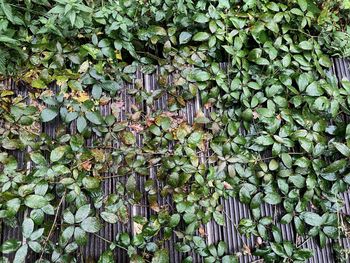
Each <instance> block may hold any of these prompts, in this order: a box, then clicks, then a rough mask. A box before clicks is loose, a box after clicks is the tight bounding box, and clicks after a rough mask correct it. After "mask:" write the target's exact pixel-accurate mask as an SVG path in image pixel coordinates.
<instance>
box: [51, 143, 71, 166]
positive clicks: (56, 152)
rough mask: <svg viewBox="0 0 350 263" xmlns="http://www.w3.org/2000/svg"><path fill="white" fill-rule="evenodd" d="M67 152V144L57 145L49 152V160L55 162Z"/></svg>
mask: <svg viewBox="0 0 350 263" xmlns="http://www.w3.org/2000/svg"><path fill="white" fill-rule="evenodd" d="M66 152H67V146H58V147H57V148H55V149H53V150H52V152H51V154H50V161H51V162H57V161H59V160H60V159H61V158H62V157H63V156H64V155H65V154H66Z"/></svg>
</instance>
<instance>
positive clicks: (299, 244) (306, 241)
mask: <svg viewBox="0 0 350 263" xmlns="http://www.w3.org/2000/svg"><path fill="white" fill-rule="evenodd" d="M309 240H310V237H308V238H307V239H305V240H304V241H303V242H302V243H301V244H299V245H297V248H299V247H301V246H302V245H304V244H305V243H306V242H307V241H309Z"/></svg>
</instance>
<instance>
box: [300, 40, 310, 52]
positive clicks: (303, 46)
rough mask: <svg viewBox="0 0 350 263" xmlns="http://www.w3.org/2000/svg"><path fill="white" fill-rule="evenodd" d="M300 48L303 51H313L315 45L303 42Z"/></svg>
mask: <svg viewBox="0 0 350 263" xmlns="http://www.w3.org/2000/svg"><path fill="white" fill-rule="evenodd" d="M299 47H300V48H301V49H303V50H312V49H313V44H312V43H310V42H309V41H303V42H300V43H299Z"/></svg>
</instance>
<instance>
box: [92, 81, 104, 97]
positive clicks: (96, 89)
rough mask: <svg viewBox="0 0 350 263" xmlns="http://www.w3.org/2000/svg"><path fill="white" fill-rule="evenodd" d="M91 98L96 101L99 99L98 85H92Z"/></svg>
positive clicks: (100, 89) (99, 87) (100, 91)
mask: <svg viewBox="0 0 350 263" xmlns="http://www.w3.org/2000/svg"><path fill="white" fill-rule="evenodd" d="M91 94H92V97H93V98H94V99H96V100H98V99H100V98H101V95H102V88H101V86H100V85H94V86H93V87H92V91H91Z"/></svg>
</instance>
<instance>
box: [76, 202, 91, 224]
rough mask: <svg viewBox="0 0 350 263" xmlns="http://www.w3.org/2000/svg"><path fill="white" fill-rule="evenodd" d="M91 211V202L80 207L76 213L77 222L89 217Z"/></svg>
mask: <svg viewBox="0 0 350 263" xmlns="http://www.w3.org/2000/svg"><path fill="white" fill-rule="evenodd" d="M90 211H91V209H90V205H89V204H88V205H83V206H81V207H79V209H78V211H77V212H76V214H75V222H76V223H80V222H81V221H83V220H84V219H85V218H87V217H88V215H89V213H90Z"/></svg>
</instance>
